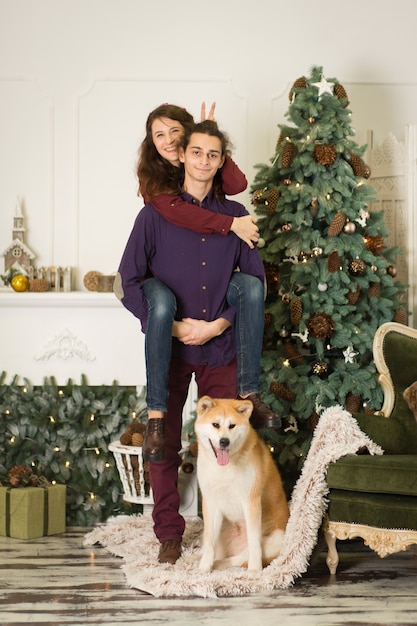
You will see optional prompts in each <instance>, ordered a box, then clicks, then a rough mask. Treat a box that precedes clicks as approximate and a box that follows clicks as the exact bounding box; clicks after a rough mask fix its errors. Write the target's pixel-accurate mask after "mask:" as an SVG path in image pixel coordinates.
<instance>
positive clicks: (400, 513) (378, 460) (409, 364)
mask: <svg viewBox="0 0 417 626" xmlns="http://www.w3.org/2000/svg"><path fill="white" fill-rule="evenodd" d="M373 355H374V359H375V364H376V367H377V369H378V373H379V381H380V383H381V386H382V388H383V391H384V404H383V406H382V408H381V411H380V412H379V413H378V414H375V415H371V414H363V413H354V414H353V416H354V417H355V419H356V420H357V422H358V424H359V427H360V428H361V429H362V430H363V431H364V432H365V433H366V434H367V435H368V436H369V437H370V438H371V439H372V440H373V441H374V442H375V443H377V444H379V445H380V446H381V447H382V448H383V449H384V454H383V455H382V456H371V455H367V454H363V455H362V454H359V455H353V456H345V457H342V458H341V459H338V461H336V462H335V463H331V464H330V466H329V468H328V471H327V484H328V486H329V489H330V492H329V507H328V512H327V519H326V520H325V523H324V533H325V537H326V542H327V546H328V555H327V559H326V562H327V565H328V567H329V570H330V572H331V573H332V574H335V573H336V569H337V566H338V563H339V556H338V553H337V549H336V540H346V539H353V538H355V537H361V538H363V540H364V543H365V545H367V546H369V547H370V548H371V549H372V550H374V551H375V552H376V553H377V554H378V555H379V556H380V557H384V556H386V555H388V554H393V553H394V552H399V551H400V550H405V549H407V548H408V547H409V546H411V545H413V544H417V406H412V398H411V399H410V395H411V396H412V394H417V382H416V381H417V330H415V329H413V328H409V327H408V326H404V325H402V324H398V323H396V322H388V323H386V324H383V325H382V326H380V328H379V329H378V330H377V332H376V334H375V338H374V344H373ZM413 383H416V384H415V386H413ZM410 388H411V389H410ZM405 390H407V392H406V398H405V397H404V395H403V394H404V391H405ZM415 397H417V395H414V398H415ZM414 402H416V401H415V399H414Z"/></svg>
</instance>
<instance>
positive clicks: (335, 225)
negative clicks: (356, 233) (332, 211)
mask: <svg viewBox="0 0 417 626" xmlns="http://www.w3.org/2000/svg"><path fill="white" fill-rule="evenodd" d="M345 224H346V215H345V214H344V213H343V211H338V212H337V213H336V215H335V216H334V218H333V219H332V222H331V224H330V226H329V230H328V231H327V234H328V235H329V237H337V235H338V234H339V233H341V232H342V230H343V227H344V225H345Z"/></svg>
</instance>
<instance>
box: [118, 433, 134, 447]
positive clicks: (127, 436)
mask: <svg viewBox="0 0 417 626" xmlns="http://www.w3.org/2000/svg"><path fill="white" fill-rule="evenodd" d="M119 439H120V443H121V444H122V446H131V445H132V435H131V433H127V432H126V433H122V434H121V435H120V437H119Z"/></svg>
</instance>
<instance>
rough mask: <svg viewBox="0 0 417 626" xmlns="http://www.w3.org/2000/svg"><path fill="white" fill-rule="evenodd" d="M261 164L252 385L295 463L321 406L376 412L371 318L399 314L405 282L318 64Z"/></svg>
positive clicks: (293, 93) (285, 461)
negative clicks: (260, 318)
mask: <svg viewBox="0 0 417 626" xmlns="http://www.w3.org/2000/svg"><path fill="white" fill-rule="evenodd" d="M289 99H290V105H289V108H288V111H287V113H286V117H287V118H288V120H289V121H290V123H289V124H285V125H284V124H283V125H279V130H280V133H279V137H278V141H277V145H276V151H275V154H274V155H273V157H272V159H271V160H270V163H269V164H267V165H265V164H264V165H257V166H256V167H257V174H256V176H255V179H254V183H253V186H252V202H253V204H254V205H255V207H256V209H255V210H256V214H257V215H258V217H260V218H262V219H260V220H259V224H260V230H261V234H262V239H261V241H260V252H261V255H262V258H263V260H264V264H265V270H266V275H267V284H268V296H267V301H266V313H265V337H264V352H263V358H262V370H261V384H262V387H263V395H264V397H265V398H266V399H267V400H268V402H269V404H270V405H271V406H272V407H274V409H275V410H276V412H277V413H279V414H280V415H282V416H283V417H284V429H283V430H282V431H281V432H279V433H272V432H269V433H267V434H266V437H268V440H269V441H270V443H271V444H272V446H273V448H274V450H275V454H276V457H277V462H278V464H279V465H280V466H281V468H282V469H283V470H284V472H287V473H288V472H291V469H292V470H294V469H295V468H296V469H297V471H298V470H299V469H300V467H301V465H302V462H303V460H304V458H305V455H306V453H307V451H308V448H309V444H310V440H311V435H312V432H313V430H314V427H315V425H316V424H317V420H318V419H319V418H320V414H321V412H322V410H323V409H324V408H327V407H329V406H334V405H341V406H343V407H345V408H346V409H347V410H348V411H350V412H355V411H372V412H373V411H375V410H378V409H379V408H380V406H381V404H382V390H381V388H380V386H379V383H378V382H377V372H376V368H375V364H374V361H373V357H372V343H373V337H374V333H375V331H376V329H377V328H378V327H379V326H380V325H381V324H382V323H383V322H387V321H392V320H395V321H399V322H401V323H404V324H405V323H407V305H406V287H405V286H404V285H401V284H400V283H398V282H396V281H395V280H394V276H395V274H396V268H395V257H396V255H397V254H398V252H399V251H398V249H396V248H391V249H388V248H387V247H386V245H385V241H384V237H386V236H387V234H388V233H387V232H386V230H385V226H384V217H383V214H382V212H377V211H373V210H372V201H373V200H375V199H376V198H375V193H374V190H373V189H372V187H371V185H370V184H369V183H368V179H369V177H370V174H371V172H370V169H369V167H368V166H367V165H366V163H365V162H364V160H363V158H362V157H363V155H364V154H365V150H366V146H358V145H357V144H356V143H355V141H354V140H353V139H352V137H353V136H354V130H353V129H352V126H351V123H352V120H351V111H350V110H349V108H348V106H349V102H348V96H347V93H346V91H345V89H344V87H343V86H342V85H341V84H340V83H339V82H338V81H337V80H336V79H334V78H330V79H326V78H325V76H324V74H323V70H322V68H321V67H313V68H312V70H311V75H310V76H309V77H302V78H299V79H297V80H296V81H295V82H294V84H293V86H292V88H291V90H290V93H289Z"/></svg>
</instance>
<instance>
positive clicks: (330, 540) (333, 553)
mask: <svg viewBox="0 0 417 626" xmlns="http://www.w3.org/2000/svg"><path fill="white" fill-rule="evenodd" d="M324 536H325V538H326V543H327V557H326V563H327V567H328V568H329V571H330V574H336V570H337V566H338V565H339V555H338V553H337V548H336V535H335V533H334V532H333V531H331V530H329V529H328V528H325V529H324Z"/></svg>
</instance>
